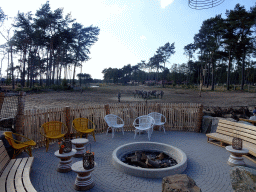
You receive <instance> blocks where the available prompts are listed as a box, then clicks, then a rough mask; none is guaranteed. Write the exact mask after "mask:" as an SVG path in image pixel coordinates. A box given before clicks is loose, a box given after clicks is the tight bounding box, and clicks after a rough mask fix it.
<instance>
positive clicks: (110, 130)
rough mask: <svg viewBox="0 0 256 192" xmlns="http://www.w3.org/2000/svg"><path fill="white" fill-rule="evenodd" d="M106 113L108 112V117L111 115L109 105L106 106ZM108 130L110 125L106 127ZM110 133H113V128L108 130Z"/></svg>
mask: <svg viewBox="0 0 256 192" xmlns="http://www.w3.org/2000/svg"><path fill="white" fill-rule="evenodd" d="M105 111H106V115H108V114H110V109H109V104H106V105H105ZM107 128H108V125H107V126H106V129H107ZM108 133H112V129H111V128H110V129H109V130H108Z"/></svg>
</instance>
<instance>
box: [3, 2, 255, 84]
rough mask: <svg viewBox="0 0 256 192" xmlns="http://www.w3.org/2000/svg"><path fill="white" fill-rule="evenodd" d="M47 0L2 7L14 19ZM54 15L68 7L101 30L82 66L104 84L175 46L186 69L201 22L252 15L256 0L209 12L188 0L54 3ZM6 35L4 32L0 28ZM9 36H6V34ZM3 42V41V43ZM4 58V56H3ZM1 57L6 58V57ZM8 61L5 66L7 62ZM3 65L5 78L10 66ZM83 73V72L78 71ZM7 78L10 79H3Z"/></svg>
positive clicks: (175, 58)
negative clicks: (109, 75)
mask: <svg viewBox="0 0 256 192" xmlns="http://www.w3.org/2000/svg"><path fill="white" fill-rule="evenodd" d="M45 2H46V1H45V0H36V1H35V0H22V1H20V0H9V1H4V2H1V3H0V7H1V8H2V9H3V11H4V12H5V14H6V15H8V16H10V17H14V16H16V15H17V13H18V11H20V12H24V13H26V12H28V11H32V13H35V11H36V10H38V9H39V8H40V7H41V5H42V4H44V3H45ZM49 2H50V6H51V9H52V10H55V9H57V8H64V15H66V14H67V13H71V15H72V17H73V18H75V19H77V22H79V23H81V24H83V25H84V26H90V25H93V26H98V27H99V28H100V30H101V31H100V35H99V40H98V42H96V44H95V45H93V47H92V48H91V54H90V57H91V60H89V61H87V62H86V63H84V64H83V67H82V72H83V73H89V74H91V76H92V78H98V79H102V78H103V74H102V70H103V69H104V68H109V67H112V68H122V67H123V66H124V65H127V64H131V65H136V64H137V63H139V62H140V61H141V60H146V62H147V61H148V60H149V58H150V57H152V56H153V55H154V53H155V51H156V50H157V48H158V47H160V46H163V45H164V44H165V43H167V42H170V43H173V42H174V43H175V51H176V53H175V54H174V55H172V56H171V58H170V60H169V61H170V63H169V64H167V67H168V68H170V67H171V65H172V64H174V63H176V64H182V63H185V62H187V60H188V58H187V57H186V56H185V55H184V54H183V53H184V49H183V48H184V46H186V45H187V44H189V43H193V37H194V35H195V34H196V33H198V31H199V29H200V27H201V25H202V22H203V21H204V20H206V19H208V18H210V17H214V16H215V15H217V14H222V15H223V17H225V12H226V10H230V9H234V7H235V5H236V4H237V3H240V4H241V5H244V6H245V8H246V9H247V10H249V9H250V7H252V6H254V5H255V1H254V0H244V1H239V0H225V1H224V3H222V4H221V5H219V6H217V7H214V8H211V9H205V10H195V9H191V8H189V6H188V0H72V1H70V0H69V1H67V0H63V1H59V0H50V1H49ZM0 29H1V30H2V28H0ZM3 32H4V31H3ZM2 43H4V39H3V38H2V37H0V44H2ZM0 56H1V55H0ZM1 58H2V56H1ZM5 62H6V61H5ZM5 62H4V63H3V70H2V74H3V73H5V72H4V70H5V66H6V63H5ZM77 71H78V72H81V70H80V69H79V70H77ZM4 76H5V74H4Z"/></svg>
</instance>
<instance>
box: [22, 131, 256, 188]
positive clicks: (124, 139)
mask: <svg viewBox="0 0 256 192" xmlns="http://www.w3.org/2000/svg"><path fill="white" fill-rule="evenodd" d="M88 139H89V141H90V142H91V144H92V151H93V152H94V153H95V162H96V163H97V166H96V169H95V170H94V171H93V172H92V177H93V179H94V181H95V186H94V187H93V188H92V189H91V190H90V191H99V192H109V191H116V192H118V191H134V192H136V191H138V192H139V191H140V192H142V191H152V192H153V191H154V192H155V191H161V185H162V184H161V183H162V179H146V178H141V177H135V176H131V175H127V174H125V173H122V172H120V171H118V170H117V169H115V168H114V166H113V165H112V162H111V160H112V152H113V150H114V149H116V148H117V147H118V146H120V145H123V144H127V143H131V142H143V141H148V137H147V134H141V135H140V136H139V137H137V138H136V139H134V133H133V132H125V134H124V135H123V134H122V132H118V133H115V137H114V138H113V139H112V137H111V134H109V135H106V134H105V133H102V134H97V135H96V142H94V141H93V137H91V136H89V138H88ZM151 141H152V142H161V143H165V144H170V145H172V146H175V147H178V148H180V149H181V150H183V151H184V152H185V153H186V155H187V157H188V166H187V169H186V171H185V172H184V174H187V175H188V176H190V177H191V178H192V179H194V180H195V182H196V184H197V186H199V187H200V188H201V190H202V191H204V192H211V191H225V192H229V191H230V192H231V191H233V190H232V186H231V182H230V168H231V167H230V166H229V165H228V164H227V160H228V158H229V155H230V154H229V152H227V151H226V150H225V148H221V147H218V146H215V145H212V144H209V143H207V139H206V136H205V135H204V134H202V133H194V132H179V131H167V132H166V134H163V132H159V131H154V132H153V134H152V137H151ZM56 150H58V144H57V143H55V144H52V145H50V147H49V151H48V152H45V148H44V147H41V148H37V149H34V150H33V156H34V157H35V159H34V163H33V167H32V171H31V174H30V178H31V182H32V184H33V186H34V187H35V189H36V190H37V191H62V192H63V191H74V188H73V185H74V181H75V178H76V173H74V172H72V171H70V172H68V173H59V172H57V171H56V168H57V164H58V162H59V159H58V158H57V157H56V156H55V155H54V152H55V151H56ZM217 154H218V155H217ZM24 156H27V154H26V153H22V154H21V155H20V156H19V157H24ZM80 160H81V158H72V161H73V162H72V163H75V162H77V161H80ZM245 163H246V166H248V167H253V168H256V165H255V164H254V163H252V162H251V161H249V160H248V159H246V158H245Z"/></svg>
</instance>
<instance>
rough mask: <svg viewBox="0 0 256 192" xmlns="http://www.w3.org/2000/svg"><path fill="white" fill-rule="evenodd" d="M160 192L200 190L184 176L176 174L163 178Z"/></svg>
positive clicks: (199, 191) (191, 191) (192, 181)
mask: <svg viewBox="0 0 256 192" xmlns="http://www.w3.org/2000/svg"><path fill="white" fill-rule="evenodd" d="M162 192H201V189H200V188H199V187H198V186H197V185H196V182H195V181H194V180H193V179H191V178H190V177H189V176H187V175H186V174H176V175H172V176H168V177H164V178H163V181H162Z"/></svg>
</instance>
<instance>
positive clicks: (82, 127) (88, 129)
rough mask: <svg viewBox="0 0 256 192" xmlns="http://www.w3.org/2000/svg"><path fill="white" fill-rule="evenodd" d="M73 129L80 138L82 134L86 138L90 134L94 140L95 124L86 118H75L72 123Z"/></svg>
mask: <svg viewBox="0 0 256 192" xmlns="http://www.w3.org/2000/svg"><path fill="white" fill-rule="evenodd" d="M72 126H73V128H74V129H75V130H76V131H77V132H78V134H79V136H80V137H81V138H82V136H83V134H86V138H87V137H88V134H92V136H93V138H94V141H96V139H95V124H94V123H93V122H92V121H91V120H89V119H86V118H76V119H74V120H73V122H72Z"/></svg>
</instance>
